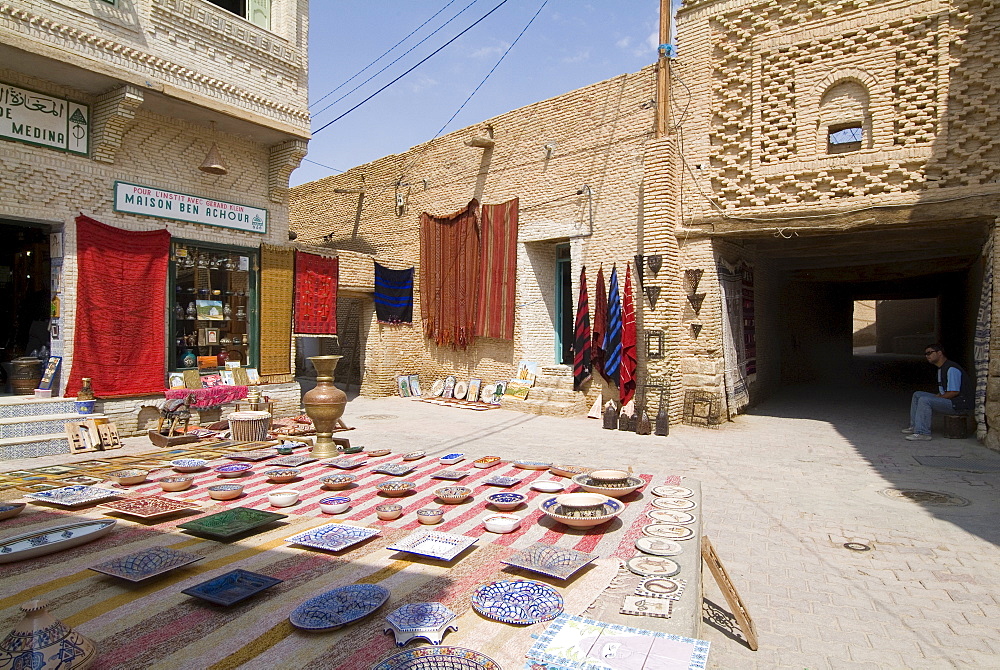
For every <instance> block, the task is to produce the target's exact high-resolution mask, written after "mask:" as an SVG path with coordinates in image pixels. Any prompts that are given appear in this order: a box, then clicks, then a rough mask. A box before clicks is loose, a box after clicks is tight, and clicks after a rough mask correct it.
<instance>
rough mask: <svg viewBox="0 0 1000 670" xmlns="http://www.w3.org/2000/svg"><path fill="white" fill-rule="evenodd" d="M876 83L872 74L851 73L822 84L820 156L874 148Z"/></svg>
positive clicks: (818, 129)
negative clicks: (873, 118)
mask: <svg viewBox="0 0 1000 670" xmlns="http://www.w3.org/2000/svg"><path fill="white" fill-rule="evenodd" d="M873 83H874V82H873V80H872V77H871V76H870V75H867V74H865V73H864V72H861V71H854V70H852V71H846V72H838V73H834V74H831V75H830V76H828V77H827V78H826V79H825V80H824V81H823V82H822V83H821V84H820V86H819V90H820V92H821V93H820V98H819V108H818V118H817V123H816V126H817V127H816V131H817V132H816V151H817V153H818V154H841V153H848V152H851V151H860V150H862V149H871V148H872V147H873V146H874V137H873V134H874V133H873V124H872V116H871V89H872V84H873Z"/></svg>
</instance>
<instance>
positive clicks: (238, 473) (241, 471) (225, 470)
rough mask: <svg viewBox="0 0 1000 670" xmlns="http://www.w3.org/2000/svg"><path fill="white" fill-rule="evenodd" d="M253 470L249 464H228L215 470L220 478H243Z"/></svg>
mask: <svg viewBox="0 0 1000 670" xmlns="http://www.w3.org/2000/svg"><path fill="white" fill-rule="evenodd" d="M252 468H253V466H252V465H250V464H249V463H226V464H225V465H220V466H219V467H217V468H215V474H217V475H219V476H220V477H242V476H243V475H245V474H246V473H248V472H250V470H251V469H252Z"/></svg>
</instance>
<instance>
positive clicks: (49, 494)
mask: <svg viewBox="0 0 1000 670" xmlns="http://www.w3.org/2000/svg"><path fill="white" fill-rule="evenodd" d="M121 494H122V492H121V491H113V490H111V489H102V488H100V487H99V486H83V485H80V486H63V487H61V488H56V489H49V490H48V491H37V492H35V493H27V494H25V496H24V497H25V498H30V499H31V500H37V501H39V502H47V503H52V504H54V505H63V506H64V507H76V506H78V505H87V504H90V503H95V502H100V501H101V500H108V499H109V498H117V497H118V496H120V495H121Z"/></svg>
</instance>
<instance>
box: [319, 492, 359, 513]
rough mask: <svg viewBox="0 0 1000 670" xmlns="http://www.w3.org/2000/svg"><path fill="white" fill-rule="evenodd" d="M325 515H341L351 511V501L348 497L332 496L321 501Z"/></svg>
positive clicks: (320, 504) (321, 507)
mask: <svg viewBox="0 0 1000 670" xmlns="http://www.w3.org/2000/svg"><path fill="white" fill-rule="evenodd" d="M319 508H320V509H321V510H323V513H324V514H340V513H342V512H346V511H347V510H349V509H351V499H350V498H348V497H347V496H330V497H329V498H323V499H322V500H320V501H319Z"/></svg>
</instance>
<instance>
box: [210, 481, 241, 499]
mask: <svg viewBox="0 0 1000 670" xmlns="http://www.w3.org/2000/svg"><path fill="white" fill-rule="evenodd" d="M208 495H209V497H211V498H212V500H232V499H233V498H239V497H240V496H241V495H243V484H216V485H215V486H209V487H208Z"/></svg>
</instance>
